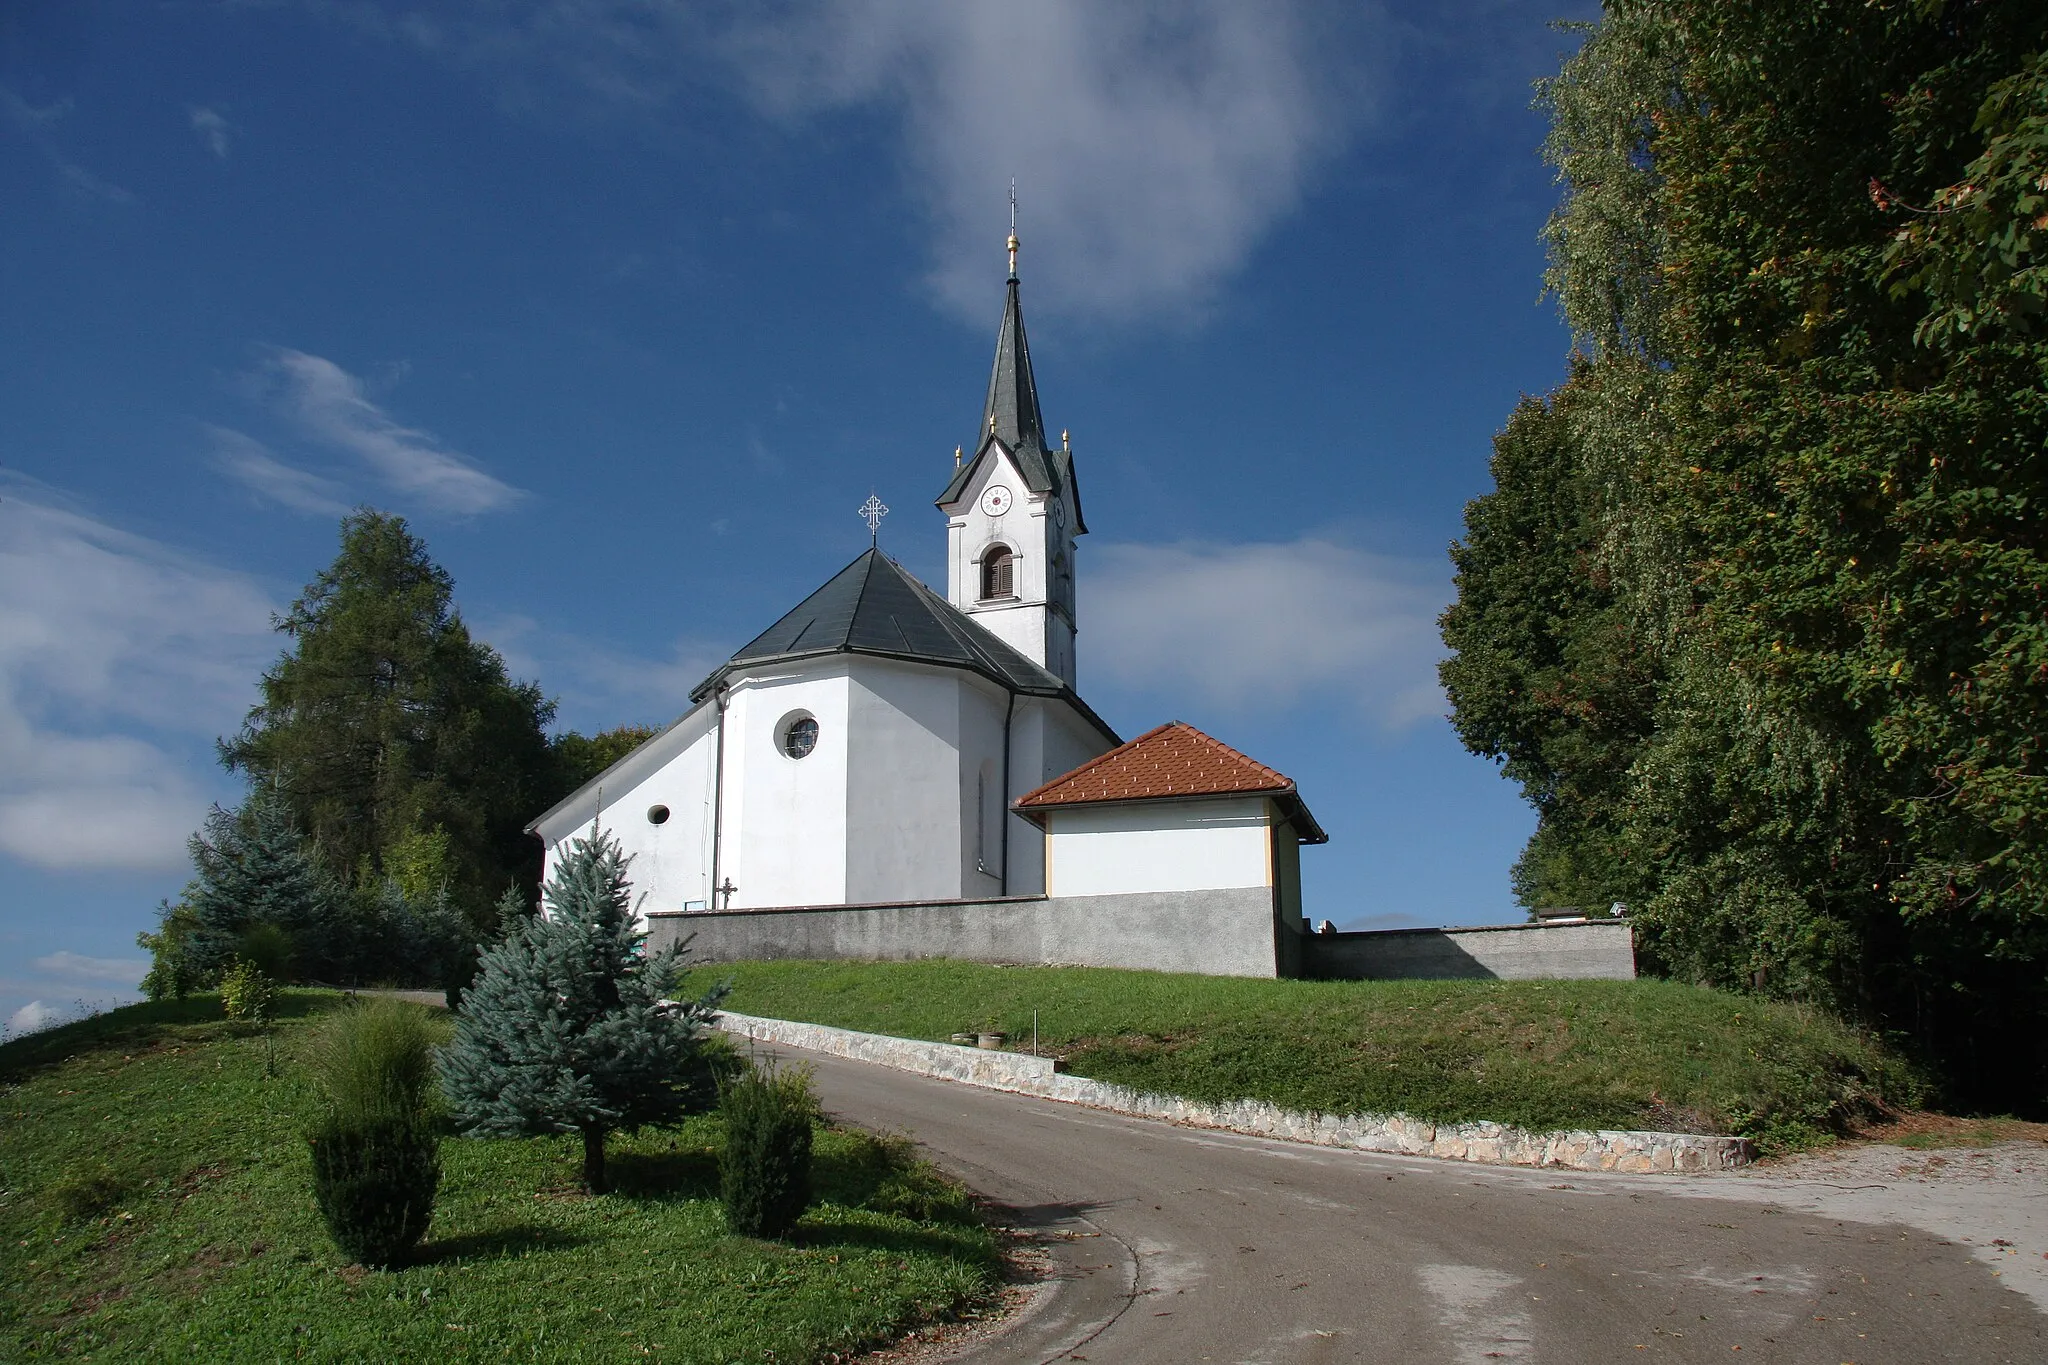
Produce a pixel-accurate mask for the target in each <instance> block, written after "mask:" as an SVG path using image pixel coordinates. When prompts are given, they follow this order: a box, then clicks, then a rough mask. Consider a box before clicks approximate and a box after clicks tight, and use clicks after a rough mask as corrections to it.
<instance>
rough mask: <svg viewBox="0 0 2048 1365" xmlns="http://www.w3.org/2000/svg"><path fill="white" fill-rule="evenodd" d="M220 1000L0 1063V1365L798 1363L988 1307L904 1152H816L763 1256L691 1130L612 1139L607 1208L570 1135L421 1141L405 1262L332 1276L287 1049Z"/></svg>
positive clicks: (84, 1034)
mask: <svg viewBox="0 0 2048 1365" xmlns="http://www.w3.org/2000/svg"><path fill="white" fill-rule="evenodd" d="M335 1001H336V997H334V996H332V995H327V994H323V993H318V992H311V991H292V992H286V993H284V994H283V995H282V996H281V998H280V1001H279V1007H280V1012H281V1014H282V1015H283V1018H282V1019H281V1020H280V1022H279V1023H278V1025H277V1026H276V1028H275V1030H274V1031H273V1032H272V1033H271V1034H269V1035H266V1034H264V1033H262V1032H259V1031H257V1030H255V1029H252V1028H247V1027H243V1026H237V1025H231V1024H228V1023H227V1022H225V1021H224V1020H223V1019H221V1017H220V1005H219V1002H218V1000H216V999H214V998H211V997H199V998H195V999H192V1000H187V1001H183V1002H179V1003H162V1004H154V1005H139V1006H133V1007H130V1008H128V1009H123V1010H117V1011H114V1012H113V1013H111V1014H108V1015H104V1016H101V1017H99V1018H95V1019H90V1020H86V1021H83V1022H81V1023H77V1024H73V1025H70V1026H67V1027H65V1028H61V1029H55V1030H51V1031H50V1032H48V1033H43V1034H36V1035H32V1036H30V1037H27V1038H24V1039H20V1040H18V1041H16V1042H13V1043H9V1044H6V1045H4V1046H0V1087H4V1088H0V1237H4V1242H0V1283H4V1285H5V1291H4V1293H0V1359H6V1360H23V1359H35V1358H40V1357H46V1356H92V1357H96V1358H101V1359H109V1358H113V1359H159V1358H161V1359H166V1360H171V1359H175V1360H181V1361H182V1360H208V1361H215V1360H220V1361H238V1360H250V1361H254V1360H274V1359H284V1358H292V1359H300V1358H304V1359H313V1360H379V1361H381V1360H405V1359H414V1360H436V1361H439V1360H471V1359H476V1360H482V1359H490V1360H507V1359H513V1360H564V1361H566V1360H576V1361H584V1360H591V1361H603V1360H628V1359H632V1360H640V1359H646V1358H650V1357H651V1358H657V1359H662V1360H672V1361H703V1362H726V1361H775V1362H789V1361H815V1360H821V1359H829V1358H832V1353H834V1352H838V1353H846V1352H849V1351H853V1350H858V1349H860V1348H861V1347H863V1346H864V1345H867V1344H870V1343H875V1342H878V1341H882V1340H886V1339H889V1338H892V1337H894V1336H896V1335H899V1334H900V1333H901V1332H902V1331H903V1330H905V1329H907V1328H908V1327H910V1326H912V1325H914V1324H917V1323H919V1322H923V1321H927V1320H933V1319H938V1318H944V1317H948V1316H951V1315H954V1314H956V1313H957V1312H959V1311H961V1310H963V1309H964V1308H966V1307H968V1306H969V1305H971V1304H973V1303H974V1302H976V1301H977V1300H978V1299H979V1298H980V1297H981V1296H982V1295H984V1294H985V1293H986V1292H987V1290H988V1288H989V1286H990V1285H991V1284H992V1283H993V1280H994V1275H995V1253H994V1244H993V1240H992V1237H991V1234H990V1233H989V1231H988V1230H987V1229H986V1228H985V1227H984V1226H983V1225H982V1223H981V1222H980V1221H979V1219H978V1218H977V1217H976V1216H975V1212H974V1209H973V1207H972V1205H971V1203H970V1202H969V1200H968V1199H967V1196H966V1195H965V1193H964V1192H963V1191H961V1190H959V1189H958V1188H957V1187H955V1186H951V1185H949V1184H947V1183H946V1182H944V1181H943V1180H941V1179H940V1178H939V1177H938V1176H937V1175H936V1174H935V1173H934V1172H933V1171H932V1170H931V1169H930V1168H929V1167H928V1166H924V1165H922V1164H921V1163H919V1162H917V1161H916V1160H915V1159H914V1158H913V1157H912V1156H911V1155H910V1152H909V1149H908V1148H907V1146H906V1145H904V1144H902V1143H892V1142H888V1141H884V1140H880V1139H876V1138H873V1137H871V1136H868V1135H866V1134H861V1133H855V1132H848V1131H842V1130H830V1131H826V1132H822V1133H820V1134H819V1138H818V1144H817V1167H816V1172H817V1184H818V1188H819V1194H820V1199H821V1202H820V1204H819V1205H818V1206H817V1207H814V1208H813V1210H812V1211H811V1213H810V1214H809V1215H807V1217H806V1218H805V1220H804V1222H803V1224H802V1225H801V1226H800V1229H799V1232H798V1234H797V1236H796V1237H794V1238H793V1239H792V1240H791V1242H790V1243H789V1244H787V1245H784V1244H778V1243H771V1242H759V1241H753V1240H749V1239H745V1238H738V1237H733V1236H730V1235H728V1234H727V1232H726V1230H725V1222H724V1214H723V1211H722V1209H721V1207H720V1205H719V1203H718V1200H717V1184H718V1181H717V1166H716V1152H717V1149H718V1144H719V1141H720V1133H719V1129H718V1124H717V1120H716V1119H715V1118H711V1117H703V1118H696V1119H692V1120H690V1121H689V1122H688V1123H687V1124H685V1125H683V1126H682V1127H681V1128H679V1129H675V1130H669V1131H662V1132H649V1133H646V1134H643V1135H640V1136H638V1137H615V1138H614V1139H613V1142H612V1145H611V1165H612V1175H613V1178H614V1182H615V1185H616V1189H615V1190H614V1192H613V1193H611V1194H608V1195H605V1196H603V1197H600V1198H590V1197H587V1196H585V1195H582V1194H581V1193H579V1192H578V1190H577V1188H576V1184H575V1182H576V1177H577V1174H578V1149H576V1148H575V1147H574V1145H573V1143H572V1141H571V1140H568V1139H542V1140H534V1141H507V1140H500V1141H474V1140H465V1139H456V1138H451V1139H449V1140H448V1141H446V1142H445V1143H443V1145H442V1167H443V1175H442V1183H441V1197H440V1202H439V1205H438V1207H437V1210H436V1213H435V1217H434V1224H433V1228H432V1230H431V1231H430V1232H429V1234H428V1237H427V1241H426V1243H425V1244H424V1245H423V1247H422V1248H421V1250H420V1254H419V1257H418V1258H417V1261H416V1262H415V1263H414V1264H412V1265H410V1266H408V1267H406V1268H404V1269H402V1270H398V1271H393V1272H390V1273H375V1272H365V1271H363V1270H360V1269H358V1268H352V1267H345V1266H343V1265H341V1264H340V1259H341V1258H340V1255H339V1253H338V1252H336V1251H335V1250H334V1248H333V1246H332V1244H331V1243H330V1242H329V1241H328V1239H327V1236H326V1232H325V1229H324V1228H323V1227H322V1226H321V1223H320V1220H319V1216H318V1214H317V1213H316V1211H315V1210H314V1207H313V1197H312V1190H311V1172H310V1164H309V1162H308V1160H307V1156H306V1148H305V1143H304V1140H303V1139H302V1137H301V1136H300V1134H301V1124H302V1120H303V1115H304V1113H305V1112H306V1111H305V1108H304V1106H305V1104H306V1102H307V1099H308V1096H307V1095H306V1093H305V1089H304V1083H303V1081H301V1080H300V1079H299V1077H298V1075H297V1069H296V1065H295V1061H294V1049H295V1048H296V1046H297V1045H298V1043H299V1041H300V1040H301V1038H302V1037H303V1031H304V1026H305V1022H306V1020H307V1019H308V1017H309V1016H311V1015H314V1014H317V1013H319V1012H322V1011H324V1010H326V1009H331V1008H333V1007H334V1004H335Z"/></svg>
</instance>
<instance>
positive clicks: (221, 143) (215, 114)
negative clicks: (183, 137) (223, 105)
mask: <svg viewBox="0 0 2048 1365" xmlns="http://www.w3.org/2000/svg"><path fill="white" fill-rule="evenodd" d="M190 113H191V117H192V131H193V132H194V133H197V134H198V135H199V141H200V143H201V144H202V145H204V146H205V148H206V150H207V151H209V152H212V153H213V154H214V155H215V156H217V157H219V158H220V159H221V160H222V161H226V160H227V159H228V138H229V135H230V134H232V133H233V132H234V125H233V124H231V123H229V122H228V121H227V118H226V117H225V116H224V115H223V114H222V113H221V112H220V110H218V109H209V108H207V107H206V106H204V105H198V106H195V107H194V108H193V109H192V110H191V111H190Z"/></svg>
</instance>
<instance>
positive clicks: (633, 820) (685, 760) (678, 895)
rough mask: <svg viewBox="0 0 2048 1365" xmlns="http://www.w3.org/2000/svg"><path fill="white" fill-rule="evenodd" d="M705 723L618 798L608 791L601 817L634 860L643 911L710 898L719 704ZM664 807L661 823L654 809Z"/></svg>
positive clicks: (632, 869) (635, 886) (633, 872)
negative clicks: (713, 765) (680, 748)
mask: <svg viewBox="0 0 2048 1365" xmlns="http://www.w3.org/2000/svg"><path fill="white" fill-rule="evenodd" d="M708 710H709V712H710V714H709V715H707V716H706V717H705V719H704V721H702V722H696V723H693V725H692V728H693V729H695V730H696V731H697V732H698V733H697V734H696V735H695V736H694V737H693V738H692V740H691V741H690V742H689V743H688V744H687V745H686V747H685V748H684V749H683V751H682V752H681V753H679V754H677V755H676V756H675V757H674V758H672V759H670V760H669V761H668V762H667V763H666V764H664V765H663V766H662V767H661V768H660V769H659V770H657V771H656V772H655V773H654V774H653V775H652V776H651V777H649V778H647V779H646V780H645V781H644V782H641V783H640V784H639V785H637V786H635V787H634V788H633V789H632V790H631V791H629V792H622V793H620V794H619V796H618V797H617V798H616V799H614V798H613V796H612V794H611V793H610V792H606V793H605V810H604V815H603V820H604V824H605V826H606V828H608V829H610V830H611V831H612V833H613V835H614V836H615V837H616V838H617V839H618V841H619V847H620V848H621V849H623V850H624V851H625V852H626V853H627V854H628V855H630V856H631V857H632V859H633V861H632V864H631V866H630V867H629V868H628V870H627V875H628V876H629V877H631V878H632V880H633V890H634V894H635V895H636V896H640V895H644V897H645V900H644V902H643V903H642V905H641V907H640V908H641V913H642V914H645V913H646V912H647V911H649V910H680V909H682V908H683V906H684V904H685V903H686V902H689V901H692V900H698V901H708V899H709V898H710V885H711V876H710V872H711V869H710V859H711V755H712V751H713V750H714V749H715V748H716V747H717V745H716V735H715V731H716V728H717V708H716V707H711V708H708ZM657 806H661V807H666V808H667V810H668V818H667V819H666V820H665V821H663V822H662V823H660V824H656V823H654V821H653V819H652V818H651V816H652V814H653V813H654V808H655V807H657Z"/></svg>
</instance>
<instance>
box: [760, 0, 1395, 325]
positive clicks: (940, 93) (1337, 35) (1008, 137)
mask: <svg viewBox="0 0 2048 1365" xmlns="http://www.w3.org/2000/svg"><path fill="white" fill-rule="evenodd" d="M1353 14H1354V17H1353V18H1352V19H1351V20H1349V21H1340V20H1338V19H1334V18H1331V17H1328V11H1324V12H1323V17H1318V16H1317V15H1316V13H1315V12H1314V11H1313V10H1312V9H1311V8H1310V7H1308V6H1306V5H1303V4H1298V3H1288V2H1286V0H1256V2H1254V3H1246V2H1244V0H1174V2H1173V3H1167V0H1154V2H1153V3H1127V4H1115V5H1106V4H1101V3H1098V2H1097V0H1035V2H1034V3H1031V4H1018V3H1015V0H860V2H854V3H846V2H842V3H826V2H823V0H820V2H817V3H796V4H790V5H785V6H783V7H781V9H780V10H779V11H778V12H777V14H776V17H775V18H774V19H772V20H753V21H751V22H745V23H743V24H742V25H741V26H740V27H738V28H737V29H736V30H735V31H734V32H732V33H731V34H729V35H727V36H726V38H725V40H724V42H723V44H722V46H723V48H724V51H725V52H726V54H727V56H728V59H729V60H731V61H732V62H734V63H735V65H736V66H737V67H738V69H739V70H740V71H741V72H742V73H743V75H744V77H745V79H746V80H747V82H748V86H749V88H750V89H751V90H752V91H753V92H754V94H755V95H756V97H757V98H758V99H759V100H760V102H761V103H762V105H763V107H764V108H766V109H768V110H769V111H771V112H774V113H779V114H782V115H785V116H795V115H807V114H813V113H822V112H828V111H834V110H838V109H841V108H844V107H847V106H856V105H871V104H872V105H883V106H889V107H893V108H894V110H895V111H896V112H897V113H898V115H899V116H900V119H901V129H902V137H903V142H904V152H905V157H904V159H905V163H906V164H905V167H904V176H905V179H906V180H907V181H908V183H909V184H910V186H911V187H912V193H913V196H914V197H915V198H917V199H919V200H922V201H923V203H924V205H925V207H926V208H927V210H928V212H929V214H930V217H931V221H932V226H933V229H934V232H935V238H936V240H935V244H934V248H933V255H934V257H935V262H934V271H933V279H934V282H935V284H936V285H937V287H938V289H939V291H940V293H941V294H942V295H943V296H944V297H945V298H947V299H948V300H949V301H951V302H952V303H953V304H954V305H956V306H957V307H959V308H961V309H962V310H964V311H965V312H966V313H967V314H968V315H969V316H973V317H977V318H978V317H979V316H980V315H981V311H982V310H983V309H984V308H985V307H986V306H987V295H988V281H989V278H990V276H991V274H992V272H993V271H995V270H997V269H999V268H1000V267H1001V263H1002V255H1001V243H1002V236H1003V233H1004V231H1005V230H1006V228H1007V220H1006V217H1005V215H1006V212H1007V210H1006V200H1007V195H1008V186H1009V181H1010V179H1011V177H1013V176H1014V177H1015V178H1016V181H1017V187H1018V196H1019V202H1020V215H1021V217H1020V222H1019V232H1018V235H1019V236H1020V237H1021V238H1022V239H1023V242H1024V254H1025V258H1026V260H1027V261H1028V262H1029V266H1028V271H1029V273H1030V274H1031V275H1032V277H1033V280H1034V285H1033V288H1034V291H1035V292H1037V293H1038V294H1039V296H1040V297H1042V298H1046V299H1049V300H1050V301H1052V302H1054V303H1055V304H1057V305H1059V306H1061V307H1064V308H1067V309H1070V310H1075V311H1090V312H1098V313H1102V314H1107V315H1111V316H1117V315H1129V314H1135V313H1144V312H1154V311H1166V312H1184V311H1187V310H1189V309H1191V308H1198V307H1199V306H1200V305H1201V304H1202V303H1203V302H1204V301H1205V296H1206V295H1207V294H1208V293H1209V292H1210V291H1212V290H1213V289H1214V287H1215V286H1216V285H1217V284H1218V283H1220V282H1221V280H1222V279H1223V278H1224V277H1226V276H1227V275H1228V274H1229V273H1230V272H1232V271H1233V270H1235V269H1236V268H1237V267H1238V266H1239V265H1240V264H1241V263H1242V262H1243V260H1244V258H1245V257H1246V255H1247V254H1248V253H1249V252H1250V251H1251V249H1252V248H1253V247H1254V245H1255V244H1256V243H1257V241H1258V239H1259V238H1260V237H1261V236H1262V235H1263V234H1264V233H1265V231H1266V230H1267V229H1268V228H1269V227H1271V226H1272V225H1273V224H1274V223H1275V222H1276V221H1278V220H1280V219H1281V218H1284V217H1285V216H1286V215H1288V214H1289V213H1291V212H1292V211H1293V210H1294V208H1295V207H1296V205H1297V204H1298V203H1299V202H1300V199H1301V194H1302V188H1303V184H1304V182H1305V180H1306V178H1307V176H1308V175H1309V173H1310V171H1311V170H1312V169H1313V168H1314V166H1315V165H1316V164H1317V163H1318V162H1319V161H1321V160H1322V159H1323V158H1324V157H1325V156H1327V155H1328V154H1330V153H1331V152H1332V151H1334V150H1336V149H1337V148H1338V147H1339V146H1340V145H1341V144H1342V143H1343V141H1344V140H1345V139H1346V136H1347V134H1348V132H1349V131H1350V125H1351V124H1353V123H1354V122H1355V121H1356V120H1358V119H1359V118H1360V117H1362V116H1363V115H1364V114H1365V113H1366V112H1367V107H1368V105H1369V103H1370V96H1371V93H1372V91H1373V89H1374V87H1375V86H1376V85H1377V81H1376V79H1374V75H1375V73H1374V72H1373V70H1372V62H1371V61H1370V59H1368V58H1367V57H1366V56H1365V55H1364V45H1363V43H1361V42H1360V41H1359V40H1360V38H1361V37H1362V36H1363V34H1362V32H1361V31H1360V29H1361V28H1362V26H1361V25H1360V24H1359V22H1358V18H1357V17H1356V16H1359V15H1370V14H1371V11H1370V10H1369V9H1360V10H1356V11H1353Z"/></svg>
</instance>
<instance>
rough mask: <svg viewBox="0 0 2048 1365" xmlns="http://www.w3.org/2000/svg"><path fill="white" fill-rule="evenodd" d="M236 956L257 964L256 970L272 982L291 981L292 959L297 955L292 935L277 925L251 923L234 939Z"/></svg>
mask: <svg viewBox="0 0 2048 1365" xmlns="http://www.w3.org/2000/svg"><path fill="white" fill-rule="evenodd" d="M235 956H236V957H238V958H240V959H241V960H242V961H244V962H250V963H254V964H255V966H256V970H258V971H260V972H262V973H263V974H264V975H265V976H267V977H269V978H270V979H271V980H272V981H288V980H291V979H292V959H293V958H294V957H295V956H297V952H296V948H295V945H294V944H293V943H292V936H291V935H290V934H288V933H286V932H285V931H284V930H283V929H280V928H279V927H278V926H277V925H275V924H270V923H267V922H266V923H261V924H252V925H250V926H249V927H248V928H246V929H244V930H243V931H242V932H241V934H240V935H239V936H238V937H237V938H236V939H235Z"/></svg>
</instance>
